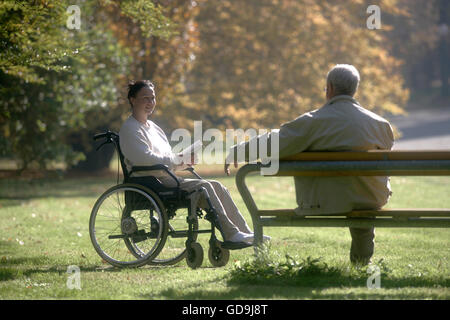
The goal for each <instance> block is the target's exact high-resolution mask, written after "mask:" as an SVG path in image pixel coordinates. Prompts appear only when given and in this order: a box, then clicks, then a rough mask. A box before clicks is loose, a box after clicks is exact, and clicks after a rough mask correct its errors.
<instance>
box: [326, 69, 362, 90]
mask: <svg viewBox="0 0 450 320" xmlns="http://www.w3.org/2000/svg"><path fill="white" fill-rule="evenodd" d="M359 79H360V77H359V72H358V70H357V69H356V68H355V67H354V66H352V65H350V64H337V65H335V66H334V67H333V68H332V69H331V70H330V71H329V72H328V74H327V83H328V82H330V83H331V84H332V85H333V88H334V94H335V95H341V94H345V95H348V96H353V95H354V94H355V92H356V89H358V85H359Z"/></svg>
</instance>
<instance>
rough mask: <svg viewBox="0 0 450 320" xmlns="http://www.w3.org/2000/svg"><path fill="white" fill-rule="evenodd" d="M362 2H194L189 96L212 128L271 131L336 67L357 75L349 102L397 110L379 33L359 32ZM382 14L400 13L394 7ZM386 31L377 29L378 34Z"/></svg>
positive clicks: (316, 96) (310, 104) (312, 100)
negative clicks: (195, 39)
mask: <svg viewBox="0 0 450 320" xmlns="http://www.w3.org/2000/svg"><path fill="white" fill-rule="evenodd" d="M369 4H370V3H369V2H368V1H358V0H350V1H346V2H340V1H330V2H329V1H323V2H317V1H313V0H302V1H297V0H248V1H235V0H223V1H220V2H210V1H209V2H201V6H200V13H199V15H198V17H197V19H196V21H197V23H198V26H199V38H200V47H201V50H200V51H199V53H198V55H197V56H196V59H195V61H196V63H195V66H194V68H193V70H192V72H191V73H190V75H189V77H187V79H189V94H190V95H191V96H192V97H195V98H193V99H194V100H195V101H197V102H199V103H198V105H199V106H203V107H202V108H201V109H200V110H197V113H198V114H200V113H203V114H204V116H203V117H202V120H204V121H206V122H209V124H210V125H212V126H221V125H222V124H225V126H226V127H241V128H248V127H266V128H273V127H278V126H279V125H280V124H281V123H282V122H285V121H287V120H290V119H293V118H295V117H296V116H298V115H299V114H301V113H303V112H305V111H309V110H311V109H315V108H318V107H320V106H321V105H322V104H323V103H324V92H323V88H324V86H325V85H326V83H325V79H326V74H327V72H328V70H329V69H330V67H332V66H333V65H334V64H336V63H350V64H353V65H355V66H356V67H357V68H358V70H359V71H360V74H361V85H360V89H359V92H358V94H357V96H356V98H357V99H358V100H360V102H361V103H362V105H363V106H365V107H367V108H368V109H372V110H374V111H376V112H378V113H382V114H383V113H385V112H393V113H399V112H401V107H402V106H403V105H404V103H405V102H406V100H407V98H408V90H407V89H405V88H404V86H403V78H402V76H401V74H400V72H399V68H400V66H401V61H399V60H398V59H396V58H395V57H393V56H392V55H390V53H389V44H388V43H386V42H385V40H386V37H385V31H383V30H369V29H367V27H366V19H367V17H368V15H367V14H366V8H367V7H368V6H369ZM381 6H382V7H383V12H386V11H387V12H391V13H392V14H393V15H401V14H402V12H401V11H399V10H398V9H397V7H396V1H382V5H381ZM385 27H386V26H385V25H383V28H385Z"/></svg>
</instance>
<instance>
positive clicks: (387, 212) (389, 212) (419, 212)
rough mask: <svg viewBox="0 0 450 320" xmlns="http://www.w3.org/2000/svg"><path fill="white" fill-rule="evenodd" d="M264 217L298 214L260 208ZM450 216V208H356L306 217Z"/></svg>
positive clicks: (291, 211) (295, 216) (260, 212)
mask: <svg viewBox="0 0 450 320" xmlns="http://www.w3.org/2000/svg"><path fill="white" fill-rule="evenodd" d="M258 214H259V215H260V216H262V217H292V218H300V219H301V218H302V217H301V216H297V215H296V213H295V211H294V210H293V209H275V210H258ZM330 216H331V217H397V218H406V217H449V218H450V209H381V210H355V211H352V212H350V213H336V214H326V215H320V216H319V215H314V216H312V215H309V216H308V215H307V216H306V217H308V218H309V217H330Z"/></svg>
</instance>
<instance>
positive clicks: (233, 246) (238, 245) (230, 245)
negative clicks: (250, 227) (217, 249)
mask: <svg viewBox="0 0 450 320" xmlns="http://www.w3.org/2000/svg"><path fill="white" fill-rule="evenodd" d="M220 246H221V247H222V248H224V249H228V250H239V249H244V248H248V247H251V246H253V244H249V243H246V242H231V241H224V242H221V244H220Z"/></svg>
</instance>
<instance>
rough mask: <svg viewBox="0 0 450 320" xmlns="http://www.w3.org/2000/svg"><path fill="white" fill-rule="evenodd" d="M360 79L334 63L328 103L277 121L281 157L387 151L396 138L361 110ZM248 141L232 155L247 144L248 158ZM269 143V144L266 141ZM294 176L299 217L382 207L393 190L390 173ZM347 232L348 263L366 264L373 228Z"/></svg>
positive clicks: (379, 119) (380, 120)
mask: <svg viewBox="0 0 450 320" xmlns="http://www.w3.org/2000/svg"><path fill="white" fill-rule="evenodd" d="M359 80H360V76H359V72H358V70H357V69H356V68H355V67H354V66H352V65H345V64H338V65H336V66H334V67H333V68H332V69H331V70H330V71H329V72H328V75H327V87H326V100H327V101H326V103H325V104H324V105H323V106H322V107H321V108H320V109H318V110H314V111H311V112H307V113H305V114H303V115H301V116H299V117H298V118H296V119H294V120H292V121H290V122H287V123H284V124H282V125H281V128H280V130H279V157H280V159H282V158H284V157H287V156H290V155H293V154H296V153H299V152H303V151H367V150H373V149H382V150H391V148H392V146H393V143H394V136H393V132H392V128H391V126H390V124H389V122H388V121H387V120H385V119H383V118H382V117H380V116H378V115H376V114H375V113H373V112H371V111H369V110H366V109H364V108H363V107H362V106H361V105H360V104H359V103H358V101H356V100H355V99H354V98H353V96H354V95H355V93H356V90H357V88H358V85H359ZM269 139H270V136H269ZM248 145H249V142H247V143H243V144H240V145H237V146H233V147H232V148H234V150H232V151H233V152H230V155H232V154H239V152H238V150H237V148H239V149H240V148H245V157H246V160H247V161H248V151H249V147H248ZM267 145H268V146H270V145H271V143H270V140H269V141H268V142H267ZM229 158H230V157H228V158H227V161H226V164H225V172H226V173H229V169H228V166H229V163H230V162H233V161H234V160H233V159H229ZM235 166H237V164H236V163H235ZM294 180H295V188H296V197H297V199H296V200H297V204H298V208H296V209H295V212H296V213H297V214H298V215H300V216H306V215H327V214H333V213H334V214H336V213H347V212H351V211H352V210H362V209H369V210H371V209H380V208H381V207H382V206H384V205H385V204H386V203H387V201H388V199H389V197H390V195H391V194H392V192H391V190H390V184H389V177H376V176H373V177H372V176H370V177H359V176H356V177H353V176H339V177H294ZM350 234H351V237H352V243H351V249H350V260H351V262H352V263H358V264H368V263H369V262H370V258H371V257H372V255H373V251H374V236H375V230H374V228H373V227H372V228H350Z"/></svg>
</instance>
